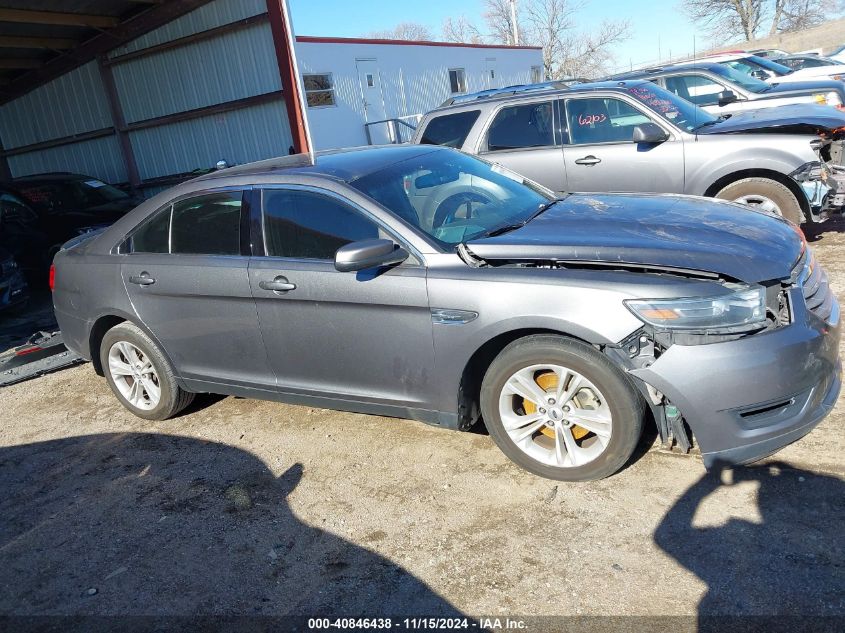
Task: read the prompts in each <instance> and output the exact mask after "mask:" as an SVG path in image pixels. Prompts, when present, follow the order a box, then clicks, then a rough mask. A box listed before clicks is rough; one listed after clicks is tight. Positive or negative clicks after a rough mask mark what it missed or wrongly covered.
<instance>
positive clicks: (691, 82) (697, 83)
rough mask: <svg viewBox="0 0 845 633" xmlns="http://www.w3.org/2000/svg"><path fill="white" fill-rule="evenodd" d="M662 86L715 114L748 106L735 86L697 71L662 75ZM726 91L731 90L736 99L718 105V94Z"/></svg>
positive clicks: (730, 111)
mask: <svg viewBox="0 0 845 633" xmlns="http://www.w3.org/2000/svg"><path fill="white" fill-rule="evenodd" d="M663 86H664V87H665V88H666V90H668V91H669V92H674V93H675V94H676V95H678V96H679V97H681V98H682V99H686V100H687V101H689V102H690V103H694V104H695V105H697V106H699V107H701V108H703V109H704V110H706V111H707V112H711V113H713V114H716V115H719V114H730V113H732V112H739V111H741V110H746V109H748V107H749V106H748V103H749V102H748V100H747V99H745V98H744V97H743V95H742V94H740V93H739V92H737V89H736V88H734V87H732V86H729V85H727V84H723V83H721V82H718V81H715V80H714V79H712V78H710V77H708V76H706V75H702V74H698V73H683V74H678V75H669V76H667V77H663ZM726 91H730V92H733V93H734V94H735V95H736V96H737V100H736V101H732V102H730V103H726V104H725V105H719V96H720V95H721V94H722V93H723V92H726Z"/></svg>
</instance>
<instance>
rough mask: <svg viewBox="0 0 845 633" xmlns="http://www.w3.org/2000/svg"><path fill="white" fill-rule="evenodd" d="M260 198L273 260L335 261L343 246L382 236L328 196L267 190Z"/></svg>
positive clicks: (375, 227) (268, 250)
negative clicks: (287, 258)
mask: <svg viewBox="0 0 845 633" xmlns="http://www.w3.org/2000/svg"><path fill="white" fill-rule="evenodd" d="M261 197H262V209H263V211H262V213H263V217H264V247H265V251H266V253H267V255H269V256H271V257H291V258H296V259H328V260H333V259H334V256H335V253H336V252H337V249H339V248H340V247H341V246H345V245H346V244H349V243H350V242H357V241H358V240H367V239H375V238H378V237H379V229H378V225H377V224H376V223H375V222H373V221H372V220H370V219H369V218H366V217H364V216H363V215H361V214H360V213H358V212H357V211H356V210H355V209H353V208H351V207H349V206H348V205H346V204H344V203H343V202H341V201H340V200H336V199H334V198H331V197H329V196H326V195H322V194H319V193H314V192H311V191H300V190H292V189H290V190H288V189H265V190H264V191H263V192H262V194H261Z"/></svg>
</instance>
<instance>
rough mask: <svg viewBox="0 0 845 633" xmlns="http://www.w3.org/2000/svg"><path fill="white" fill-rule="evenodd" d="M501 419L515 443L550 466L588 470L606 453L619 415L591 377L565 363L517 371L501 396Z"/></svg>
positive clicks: (503, 388)
mask: <svg viewBox="0 0 845 633" xmlns="http://www.w3.org/2000/svg"><path fill="white" fill-rule="evenodd" d="M499 415H500V416H501V420H502V425H503V426H504V429H505V431H506V432H507V434H508V436H509V438H510V439H511V441H512V442H513V443H514V444H515V445H516V446H517V447H518V448H519V449H520V450H522V451H523V452H524V453H525V454H526V455H528V456H529V457H531V458H533V459H535V460H537V461H539V462H541V463H543V464H547V465H549V466H556V467H561V468H573V467H577V466H583V465H585V464H588V463H590V462H592V461H593V460H595V459H596V458H598V457H599V456H600V455H601V454H602V453H604V451H605V449H606V448H607V445H608V443H609V442H610V437H611V433H612V430H613V416H612V414H611V411H610V407H609V406H608V403H607V401H606V399H605V397H604V395H603V394H602V393H601V391H600V390H599V389H598V387H596V385H595V384H593V383H592V382H591V381H590V380H589V379H588V378H586V377H585V376H584V375H582V374H580V373H579V372H577V371H574V370H572V369H569V368H567V367H563V366H561V365H546V364H543V365H531V366H529V367H524V368H523V369H520V370H519V371H517V372H515V373H514V374H513V375H512V376H511V377H510V378H508V380H507V381H506V382H505V384H504V387H502V391H501V393H500V395H499Z"/></svg>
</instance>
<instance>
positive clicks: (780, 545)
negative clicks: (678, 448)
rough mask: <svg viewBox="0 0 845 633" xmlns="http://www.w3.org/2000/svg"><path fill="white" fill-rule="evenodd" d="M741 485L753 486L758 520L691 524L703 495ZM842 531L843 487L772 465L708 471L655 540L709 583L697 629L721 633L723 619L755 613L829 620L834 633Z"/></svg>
mask: <svg viewBox="0 0 845 633" xmlns="http://www.w3.org/2000/svg"><path fill="white" fill-rule="evenodd" d="M731 478H732V481H731V483H730V484H724V483H723V480H724V479H729V480H730V479H731ZM747 481H750V482H754V483H756V484H758V485H759V488H758V491H757V509H758V511H759V515H760V517H761V518H762V522H760V523H757V522H754V521H748V520H744V519H736V518H731V519H729V520H728V521H727V522H725V523H724V525H720V526H696V525H694V517H695V515H696V512H697V510H698V509H699V508H700V506H701V504H702V502H704V501H705V499H707V497H709V496H710V495H711V494H713V493H715V492H716V491H717V490H718V489H719V488H720V487H721V486H724V485H736V484H738V483H741V482H747ZM843 526H845V482H843V481H842V480H840V479H838V478H836V477H829V476H826V475H819V474H816V473H812V472H809V471H805V470H801V469H798V468H794V467H792V466H789V465H787V464H783V463H770V464H763V465H759V466H750V467H738V468H734V469H733V470H729V469H727V468H724V467H716V468H714V469H713V470H712V471H711V472H709V473H707V474H706V475H704V476H703V477H702V478H701V479H700V480H699V481H698V482H697V483H695V484H694V485H693V486H691V487H690V488H689V489H688V490H687V491H686V493H685V494H684V495H683V497H681V499H679V500H678V502H677V503H676V504H675V505H674V506H673V507H672V508H671V509H670V510H669V512H667V514H666V516H665V517H664V518H663V520H662V522H661V523H660V525H659V526H658V528H657V530H656V532H655V534H654V539H655V542H656V543H657V544H658V545H659V546H660V547H661V548H662V549H663V550H665V551H666V552H667V553H668V554H669V555H671V556H672V557H674V558H675V559H676V560H677V561H678V562H679V563H681V564H682V565H683V566H684V567H686V568H687V569H689V570H690V571H692V572H693V573H694V574H695V575H696V576H698V577H699V578H700V579H701V580H703V581H704V582H706V583H707V593H706V595H705V596H704V598H703V599H702V600H701V603H700V604H699V608H698V613H699V631H714V632H716V631H725V630H726V624H729V623H730V622H727V623H726V621H725V620H724V618H723V616H726V615H760V614H762V615H765V616H774V622H775V623H777V622H779V623H781V624H784V622H782V618H780V617H779V616H786V617H787V618H788V617H790V616H791V617H795V616H800V617H801V618H803V619H804V620H806V621H807V622H809V623H812V621H813V620H814V618H818V617H825V616H827V617H831V618H834V620H833V621H832V622H831V623H830V625H831V627H833V628H830V629H829V630H834V628H836V627H838V626H841V624H842V622H843V618H845V539H843ZM773 608H774V611H773ZM837 623H838V624H837ZM733 624H743V626H745V625H749V624H751V622H745V623H741V622H736V621H733ZM757 624H759V625H760V626H762V627H763V628H761V629H759V630H767V629H768V630H772V629H771V628H769V626H768V624H767V623H766V622H757ZM816 624H818V622H816ZM728 628H730V627H728ZM774 628H776V629H777V630H783V629H782V628H780V627H774ZM752 629H753V627H751V628H746V629H745V630H752ZM730 630H733V629H730ZM753 630H758V629H753ZM792 630H801V627H800V626H799V627H797V628H792ZM813 630H821V629H819V628H815V629H813Z"/></svg>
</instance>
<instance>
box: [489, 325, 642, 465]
mask: <svg viewBox="0 0 845 633" xmlns="http://www.w3.org/2000/svg"><path fill="white" fill-rule="evenodd" d="M544 365H553V366H560V367H561V368H566V369H567V370H570V374H569V376H572V378H571V380H572V381H573V382H574V380H575V378H574V375H577V374H580V376H581V379H582V380H581V381H580V383H581V384H589V386H587V387H583V388H580V390H579V391H576V392H575V394H573V395H575V397H576V398H578V399H579V401H582V402H583V398H584V397H589V398H590V399H591V400H592V401H594V402H596V403H600V406H598V407H597V408H596V413H597V412H599V411H604V413H603V415H605V416H606V415H609V416H610V420H609V421H608V422H607V423H604V422H603V423H602V424H603V425H605V426H604V428H605V429H606V428H607V427H608V426H609V428H610V433H609V439H606V438H605V439H604V441H603V442H601V440H602V439H603V438H600V437H598V436H597V435H593V434H591V433H587V432H586V429H584V428H582V427H579V426H577V424H574V425H572V426H571V427H569V431H570V434H569V435H568V437H569V440H570V441H575V442H580V446H578V447H574V448H573V451H572V453H573V457H572V458H568V457H564V460H563V461H566V459H570V462H571V463H569V464H568V465H565V464H564V465H561V464H560V462H558V463H548V462H547V461H545V460H541V459H538V458H537V457H536V455H532V454H529V452H527V451H526V450H525V449H524V448H521V447H520V445H518V444H517V441H516V440H515V439H514V438H513V437H512V436H511V433H518V432H519V431H524V430H528V431H530V430H531V428H532V426H533V425H532V424H529V425H526V426H524V427H521V428H520V429H519V431H514V430H513V429H511V431H510V432H509V431H508V430H507V429H506V428H505V424H504V422H503V418H502V414H501V411H502V410H503V409H502V407H509V406H513V405H512V404H511V403H513V402H519V401H520V397H519V396H512V395H509V394H511V391H510V390H509V388H508V387H507V386H506V385H509V384H512V383H511V379H512V378H513V377H514V376H515V375H516V374H517V372H520V371H523V372H528V375H534V376H536V375H537V374H534V373H533V372H534V371H535V367H536V366H544ZM527 368H528V369H527ZM545 371H546V370H545V369H540V370H538V372H539V377H535V378H534V383H535V384H537V383H538V382H543V378H544V377H545V378H549V375H550V374H548V373H545V374H544V372H545ZM573 382H569V383H568V384H569V385H572V384H573ZM564 384H567V383H566V382H565V383H564ZM538 386H539V385H538ZM571 388H572V387H571V386H570V387H567V390H568V389H571ZM541 389H543V387H541ZM575 389H579V388H578V387H575ZM553 392H554V387H553V388H552V389H550V391H549V392H543V393H544V395H553ZM564 398H565V394H563V397H562V398H561V400H562V401H563V400H564ZM569 402H570V403H573V405H574V406H572V407H567V406H563V404H565V403H563V402H560V403H558V405H559V406H558V410H557V412H555V411H553V410H552V408H549V409H548V416H552V415H553V414H554V415H555V416H557V415H558V414H561V409H560V407H563V409H566V410H567V411H572V412H578V413H579V414H584V413H585V409H584V408H581V407H582V406H583V405H578V404H575V400H574V399H573V400H570V401H569ZM519 406H521V407H523V408H524V410H525V411H526V412H528V404H526V403H525V402H523V404H522V405H519ZM532 407H533V405H532ZM534 411H535V415H539V411H545V410H544V409H539V408H536V407H535V408H534ZM587 412H589V409H587ZM481 413H482V417H483V419H484V425H485V426H486V427H487V430H488V432H489V433H490V437H491V438H493V441H494V442H495V443H496V445H497V446H498V447H499V448H500V449H501V450H502V452H503V453H504V454H505V455H507V456H508V457H509V458H510V459H511V460H512V461H513V462H515V463H516V464H517V465H518V466H520V467H522V468H524V469H525V470H527V471H529V472H531V473H534V474H535V475H539V476H541V477H546V478H548V479H555V480H559V481H593V480H596V479H603V478H604V477H608V476H610V475H612V474H614V473H615V472H617V471H618V470H619V469H620V468H622V466H624V465H625V463H626V462H627V461H628V460H629V459H630V458H631V455H632V454H633V452H634V450H635V449H636V446H637V442H638V441H639V439H640V435H641V433H642V428H643V417H644V403H643V400H642V398H641V396H640V395H639V393H637V391H636V390H635V389H634V386H633V385H632V384H631V383H630V381H629V378H628V377H626V376H625V375H624V374H623V373H622V372H621V371H620V370H619V369H617V368H616V366H615V365H613V363H612V362H611V361H610V360H608V359H607V358H606V357H604V356H603V355H602V354H601V353H600V352H598V351H596V350H595V349H594V348H593V347H591V346H590V345H587V344H585V343H581V342H579V341H574V340H572V339H569V338H566V337H563V336H556V335H547V334H539V335H533V336H528V337H525V338H522V339H519V340H517V341H514V342H513V343H511V344H510V345H508V346H507V347H505V349H503V350H502V351H501V352H500V353H499V355H498V356H497V357H496V358H495V359H494V360H493V362H492V363H491V364H490V367H489V368H488V369H487V372H486V374H485V375H484V379H483V381H482V383H481ZM518 415H519V414H517V416H518ZM562 415H564V416H566V415H571V414H565V413H562ZM514 419H515V418H514ZM555 419H557V417H555ZM552 422H553V421H551V420H548V421H547V422H546V423H545V425H544V426H543V427H541V428H540V429H539V430H538V431H536V432H535V433H533V434H532V436H531V437H530V438H529V440H530V442H529V440H525V442H528V447H529V449H530V450H531V451H534V452H535V453H543V454H544V455H545V452H546V450H547V449H546V448H545V447H547V446H549V445H551V446H553V447H554V446H557V442H558V440H560V442H561V444H564V436H565V429H563V428H561V427H559V426H556V425H557V424H560V425H566V424H572V420H560V421H558V422H554V424H555V426H552V427H551V428H549V427H550V425H551V424H552ZM585 423H586V422H585ZM603 432H606V430H605V431H603ZM550 433H551V437H552V438H553V439H551V440H550V439H548V438H549V434H550ZM559 433H560V436H559V437H558V434H559ZM585 433H586V434H585ZM597 442H599V445H597ZM602 444H603V447H602ZM566 446H569V444H566ZM598 451H601V452H598ZM561 452H562V451H561ZM567 452H569V451H567ZM595 452H598V454H597V456H594V457H592V458H591V459H590V460H589V461H586V462H584V459H585V458H584V455H586V454H587V453H595ZM582 453H583V454H584V455H582ZM575 454H578V459H577V460H576V459H575V457H574V455H575ZM559 455H560V453H556V452H555V449H554V448H552V449H551V455H549V457H550V458H551V459H553V460H554V459H557V460H560V457H559ZM578 462H581V463H578Z"/></svg>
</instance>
